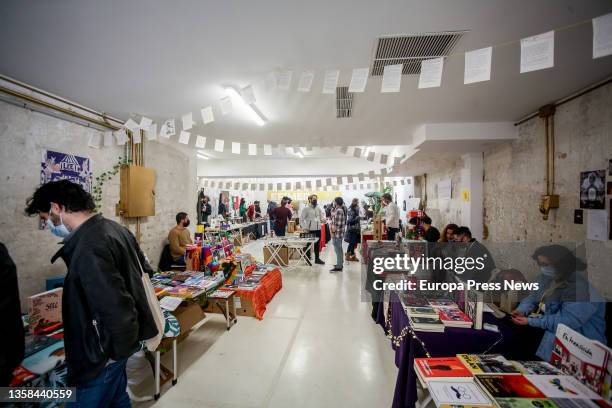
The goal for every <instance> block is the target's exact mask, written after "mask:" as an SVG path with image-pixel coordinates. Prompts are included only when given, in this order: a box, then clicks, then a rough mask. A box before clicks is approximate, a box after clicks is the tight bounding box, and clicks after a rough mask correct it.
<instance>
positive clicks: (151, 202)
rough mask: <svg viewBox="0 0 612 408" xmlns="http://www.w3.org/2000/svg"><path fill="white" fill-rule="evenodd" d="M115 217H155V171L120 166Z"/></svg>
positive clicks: (132, 166) (145, 168)
mask: <svg viewBox="0 0 612 408" xmlns="http://www.w3.org/2000/svg"><path fill="white" fill-rule="evenodd" d="M119 174H120V178H121V181H120V186H119V204H117V215H120V216H122V217H126V218H131V217H149V216H154V215H155V170H153V169H150V168H147V167H142V166H134V165H124V166H121V170H120V173H119Z"/></svg>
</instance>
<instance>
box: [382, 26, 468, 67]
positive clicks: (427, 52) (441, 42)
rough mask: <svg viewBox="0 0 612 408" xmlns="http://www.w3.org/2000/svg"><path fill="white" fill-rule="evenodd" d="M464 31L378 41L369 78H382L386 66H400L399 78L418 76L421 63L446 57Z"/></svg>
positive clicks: (415, 35) (402, 36) (395, 37)
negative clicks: (401, 66) (400, 73)
mask: <svg viewBox="0 0 612 408" xmlns="http://www.w3.org/2000/svg"><path fill="white" fill-rule="evenodd" d="M465 33H467V31H448V32H443V33H424V34H407V35H400V36H393V37H382V38H379V39H378V43H377V44H376V50H375V52H374V61H373V62H372V69H371V75H372V76H382V74H383V71H384V69H385V66H386V65H396V64H404V69H403V70H402V74H403V75H415V74H420V73H421V61H423V60H426V59H431V58H438V57H446V56H448V55H450V54H451V52H452V51H453V49H454V48H455V46H456V45H457V42H458V41H459V40H460V39H461V37H463V35H464V34H465Z"/></svg>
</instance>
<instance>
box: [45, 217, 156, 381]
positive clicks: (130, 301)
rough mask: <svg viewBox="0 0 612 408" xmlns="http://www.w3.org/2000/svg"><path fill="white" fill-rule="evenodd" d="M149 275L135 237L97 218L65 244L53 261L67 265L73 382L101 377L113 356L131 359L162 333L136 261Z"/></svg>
mask: <svg viewBox="0 0 612 408" xmlns="http://www.w3.org/2000/svg"><path fill="white" fill-rule="evenodd" d="M136 256H138V258H140V262H141V264H142V265H143V268H145V271H147V272H148V269H150V266H149V265H148V263H147V262H146V261H145V258H144V255H143V254H142V252H141V251H140V248H139V246H138V243H137V242H136V239H135V238H134V236H133V235H132V234H131V233H130V232H129V231H128V230H127V229H126V228H124V227H122V226H121V225H119V224H117V223H116V222H114V221H111V220H107V219H105V218H103V217H102V216H101V215H94V216H93V217H91V218H90V219H88V220H87V221H85V222H84V223H83V224H81V226H80V227H79V228H77V229H76V230H75V231H74V232H73V234H72V235H70V236H69V237H67V238H66V239H65V240H64V246H63V247H62V249H60V250H59V251H58V252H57V253H56V254H55V255H54V256H53V258H52V259H51V262H54V261H55V260H56V259H57V258H58V257H61V258H62V259H63V260H64V262H65V263H66V266H67V267H68V274H67V275H66V279H65V281H64V293H63V297H62V317H63V320H64V346H65V351H66V364H67V366H68V382H69V383H70V384H73V385H79V384H83V383H85V382H87V381H90V380H92V379H94V378H96V377H97V376H98V375H99V374H100V372H101V371H102V370H103V369H104V367H105V366H106V364H107V362H108V360H109V358H110V359H113V360H115V361H118V360H122V359H126V358H128V357H129V356H131V355H132V354H133V353H134V352H135V351H137V350H138V349H139V347H140V341H141V340H145V339H149V338H151V337H153V336H155V335H156V334H157V332H158V331H157V326H156V325H155V321H154V320H153V316H152V315H151V311H150V309H149V306H148V303H147V298H146V294H145V291H144V287H143V284H142V277H141V272H140V267H139V266H138V262H137V258H136Z"/></svg>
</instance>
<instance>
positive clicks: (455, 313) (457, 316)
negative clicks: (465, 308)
mask: <svg viewBox="0 0 612 408" xmlns="http://www.w3.org/2000/svg"><path fill="white" fill-rule="evenodd" d="M439 315H440V320H442V322H443V323H444V322H450V323H455V324H461V325H465V326H471V325H472V320H471V319H470V318H469V317H468V316H467V315H466V314H465V313H463V312H462V311H461V310H459V309H440V313H439Z"/></svg>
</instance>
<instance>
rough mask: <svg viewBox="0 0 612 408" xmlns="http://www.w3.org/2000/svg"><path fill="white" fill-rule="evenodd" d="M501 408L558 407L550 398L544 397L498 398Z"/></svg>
mask: <svg viewBox="0 0 612 408" xmlns="http://www.w3.org/2000/svg"><path fill="white" fill-rule="evenodd" d="M495 402H497V405H498V406H499V408H558V407H557V405H556V404H555V403H554V402H553V401H552V400H549V399H543V398H497V399H496V400H495Z"/></svg>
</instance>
